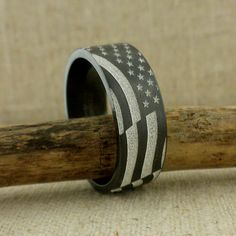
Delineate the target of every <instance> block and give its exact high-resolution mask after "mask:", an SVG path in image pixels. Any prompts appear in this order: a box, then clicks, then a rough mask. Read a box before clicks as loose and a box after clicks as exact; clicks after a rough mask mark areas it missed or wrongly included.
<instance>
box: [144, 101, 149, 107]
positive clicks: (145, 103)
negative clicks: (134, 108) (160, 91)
mask: <svg viewBox="0 0 236 236" xmlns="http://www.w3.org/2000/svg"><path fill="white" fill-rule="evenodd" d="M143 106H144V107H146V108H148V106H149V102H148V101H147V100H145V101H144V102H143Z"/></svg>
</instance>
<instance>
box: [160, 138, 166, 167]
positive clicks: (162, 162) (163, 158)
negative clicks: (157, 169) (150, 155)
mask: <svg viewBox="0 0 236 236" xmlns="http://www.w3.org/2000/svg"><path fill="white" fill-rule="evenodd" d="M165 155H166V139H165V142H164V145H163V151H162V157H161V168H162V167H163V164H164V160H165Z"/></svg>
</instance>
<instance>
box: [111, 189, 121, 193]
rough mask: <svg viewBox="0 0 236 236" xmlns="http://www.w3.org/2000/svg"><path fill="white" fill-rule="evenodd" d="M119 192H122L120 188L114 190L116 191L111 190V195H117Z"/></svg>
mask: <svg viewBox="0 0 236 236" xmlns="http://www.w3.org/2000/svg"><path fill="white" fill-rule="evenodd" d="M121 191H122V188H116V189H112V190H111V192H112V193H118V192H121Z"/></svg>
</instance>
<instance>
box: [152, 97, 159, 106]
mask: <svg viewBox="0 0 236 236" xmlns="http://www.w3.org/2000/svg"><path fill="white" fill-rule="evenodd" d="M153 100H154V103H157V104H159V101H160V98H159V97H157V96H155V97H153Z"/></svg>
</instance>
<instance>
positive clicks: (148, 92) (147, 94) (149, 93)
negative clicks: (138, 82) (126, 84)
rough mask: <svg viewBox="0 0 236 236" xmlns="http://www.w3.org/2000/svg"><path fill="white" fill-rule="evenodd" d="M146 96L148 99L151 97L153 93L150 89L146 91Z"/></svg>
mask: <svg viewBox="0 0 236 236" xmlns="http://www.w3.org/2000/svg"><path fill="white" fill-rule="evenodd" d="M145 94H146V96H147V97H150V96H151V92H150V91H149V90H148V89H147V90H146V92H145Z"/></svg>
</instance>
